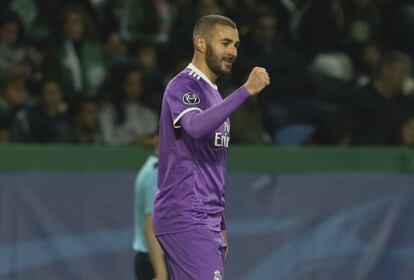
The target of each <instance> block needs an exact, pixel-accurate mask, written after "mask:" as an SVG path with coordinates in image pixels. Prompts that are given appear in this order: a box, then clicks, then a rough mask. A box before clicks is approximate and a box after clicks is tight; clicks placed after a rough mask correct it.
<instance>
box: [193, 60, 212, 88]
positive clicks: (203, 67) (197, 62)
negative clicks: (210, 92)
mask: <svg viewBox="0 0 414 280" xmlns="http://www.w3.org/2000/svg"><path fill="white" fill-rule="evenodd" d="M191 63H192V64H193V65H194V66H195V67H197V69H199V70H200V71H201V72H203V74H204V75H206V77H207V78H208V79H209V80H210V81H211V82H212V83H213V84H215V83H216V81H217V79H218V77H217V75H216V74H214V72H213V71H211V69H210V68H209V67H208V66H207V63H206V62H205V60H204V59H201V58H199V57H197V56H194V57H193V60H192V61H191Z"/></svg>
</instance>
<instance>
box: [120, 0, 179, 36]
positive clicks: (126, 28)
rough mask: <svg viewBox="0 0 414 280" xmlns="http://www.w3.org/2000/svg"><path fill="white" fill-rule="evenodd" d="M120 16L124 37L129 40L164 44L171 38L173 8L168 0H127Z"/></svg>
mask: <svg viewBox="0 0 414 280" xmlns="http://www.w3.org/2000/svg"><path fill="white" fill-rule="evenodd" d="M122 3H123V4H122V7H121V13H120V17H119V23H120V30H121V34H122V37H123V38H125V39H126V40H127V41H128V42H137V41H145V42H149V43H156V44H162V43H166V42H167V41H168V40H169V32H170V25H171V10H170V6H169V3H168V1H166V0H145V1H142V0H125V1H123V2H122Z"/></svg>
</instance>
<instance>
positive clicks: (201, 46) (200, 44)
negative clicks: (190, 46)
mask: <svg viewBox="0 0 414 280" xmlns="http://www.w3.org/2000/svg"><path fill="white" fill-rule="evenodd" d="M194 47H195V49H196V50H197V51H199V52H201V53H205V52H206V48H207V42H206V39H205V38H204V37H202V36H200V35H197V36H195V38H194Z"/></svg>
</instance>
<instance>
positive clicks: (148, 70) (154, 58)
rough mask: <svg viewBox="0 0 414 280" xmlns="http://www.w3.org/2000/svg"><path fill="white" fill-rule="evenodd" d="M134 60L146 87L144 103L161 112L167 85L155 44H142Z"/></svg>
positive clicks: (143, 96)
mask: <svg viewBox="0 0 414 280" xmlns="http://www.w3.org/2000/svg"><path fill="white" fill-rule="evenodd" d="M133 58H135V61H136V64H137V65H139V66H140V68H141V70H142V75H143V76H142V77H143V83H144V85H145V91H144V92H143V95H142V101H143V102H144V103H146V104H148V105H149V106H150V107H151V108H153V109H154V110H156V111H157V112H160V110H161V102H162V95H163V92H164V87H165V84H164V81H163V77H164V73H163V71H162V69H161V67H160V66H159V54H158V49H157V48H156V46H155V45H153V44H140V45H139V46H138V50H137V51H136V54H135V57H133Z"/></svg>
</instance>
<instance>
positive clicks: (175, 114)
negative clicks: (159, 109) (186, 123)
mask: <svg viewBox="0 0 414 280" xmlns="http://www.w3.org/2000/svg"><path fill="white" fill-rule="evenodd" d="M166 98H167V103H168V107H169V109H170V112H171V117H172V119H173V125H174V127H175V128H180V127H181V126H180V119H181V118H182V117H183V116H184V115H185V114H186V113H188V112H191V111H199V112H202V111H204V109H205V108H206V104H205V102H206V101H205V98H204V95H203V92H202V90H201V87H200V85H199V84H197V82H196V81H194V80H192V79H186V78H181V79H177V80H175V81H174V84H172V85H171V86H170V87H169V89H168V92H167V96H166Z"/></svg>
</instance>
